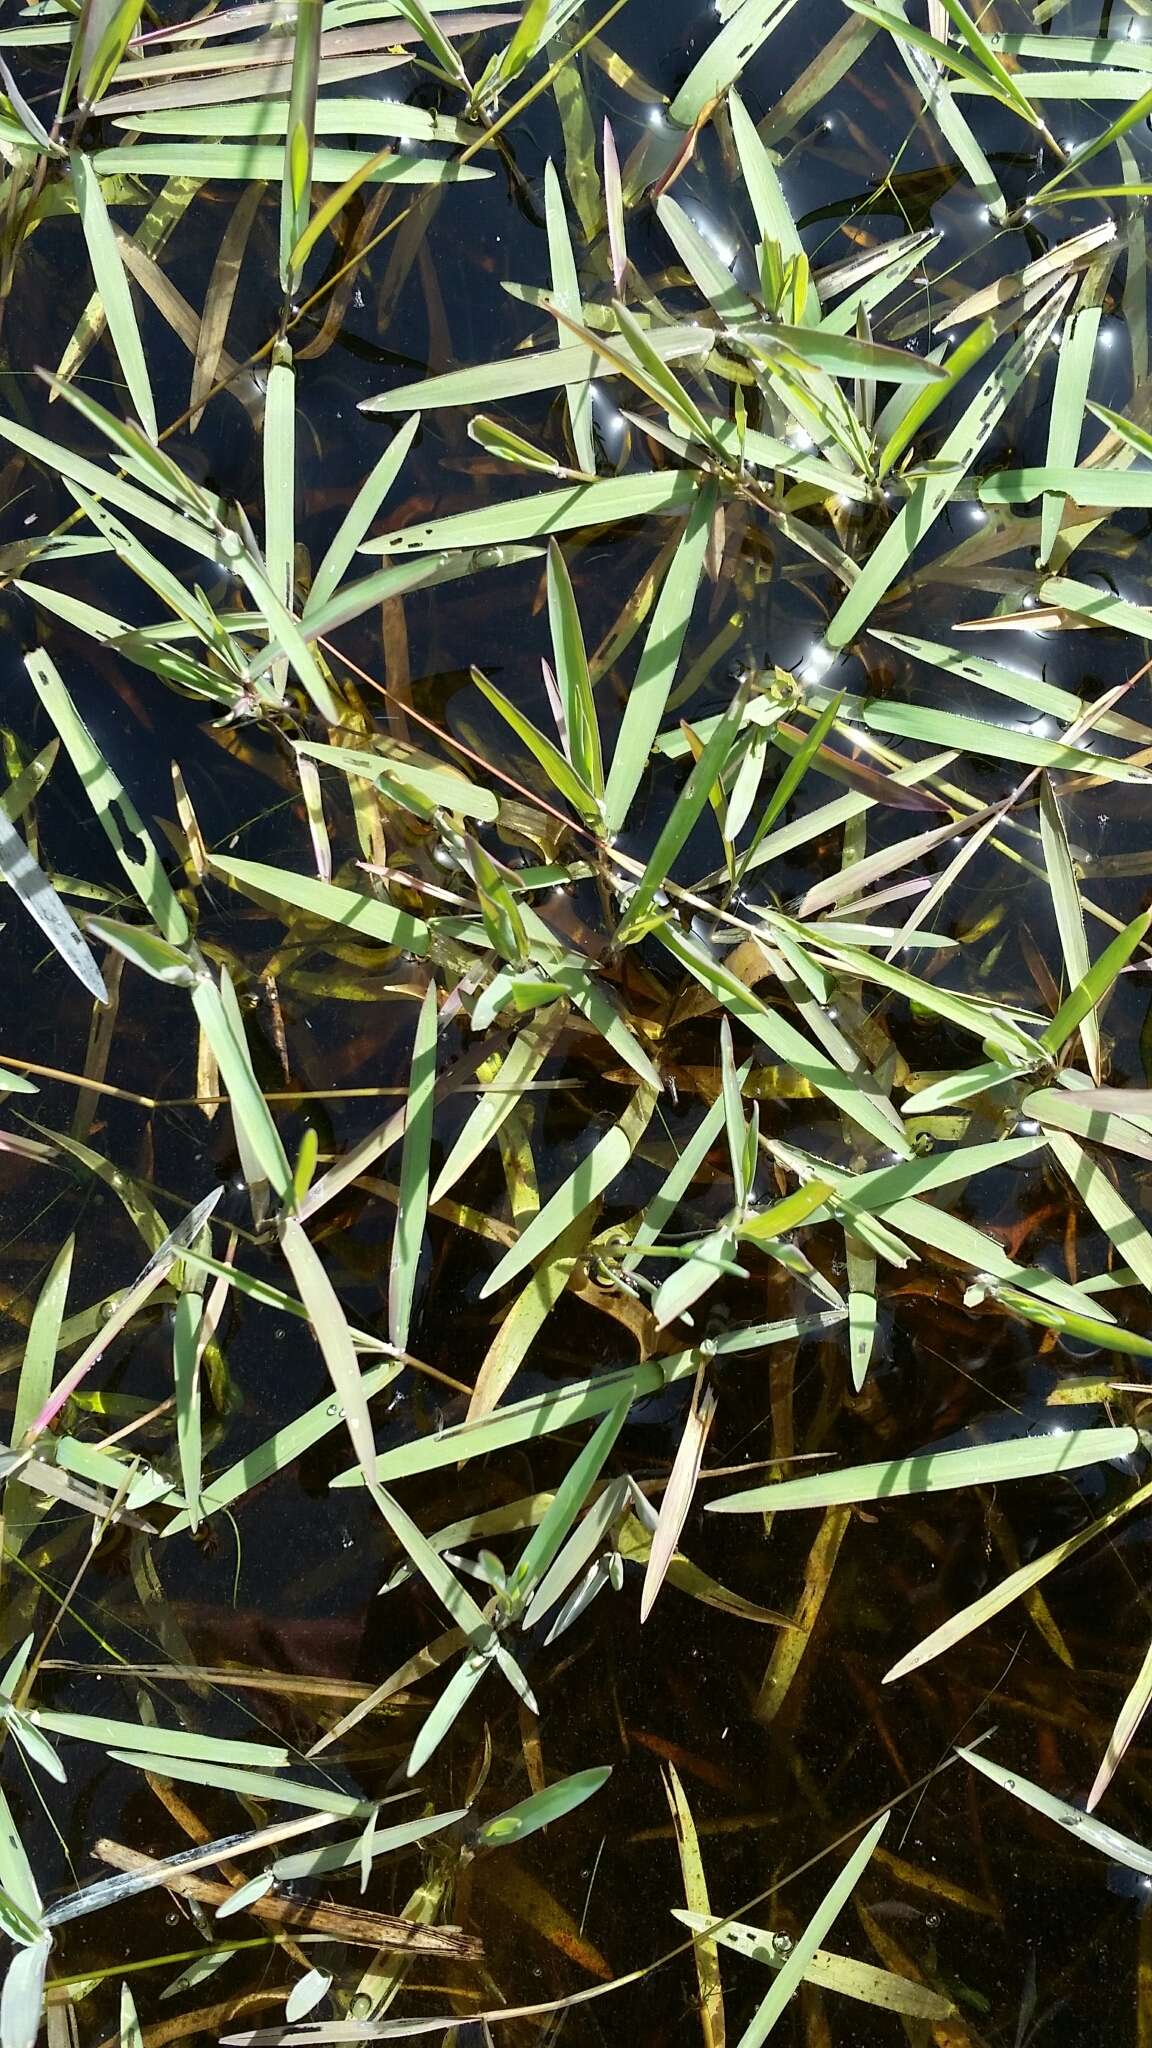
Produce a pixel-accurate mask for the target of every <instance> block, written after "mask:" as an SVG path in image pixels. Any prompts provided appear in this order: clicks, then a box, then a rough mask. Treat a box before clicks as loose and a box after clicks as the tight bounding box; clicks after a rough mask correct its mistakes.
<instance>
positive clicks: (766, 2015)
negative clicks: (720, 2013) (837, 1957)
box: [737, 1813, 891, 2048]
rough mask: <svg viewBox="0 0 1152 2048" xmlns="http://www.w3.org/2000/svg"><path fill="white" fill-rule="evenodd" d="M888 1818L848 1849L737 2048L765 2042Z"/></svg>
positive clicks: (755, 2046)
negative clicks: (848, 1855)
mask: <svg viewBox="0 0 1152 2048" xmlns="http://www.w3.org/2000/svg"><path fill="white" fill-rule="evenodd" d="M890 1818H891V1816H890V1814H887V1813H882V1814H881V1815H880V1818H879V1820H877V1821H874V1822H873V1824H872V1826H871V1827H870V1828H869V1830H868V1832H867V1834H866V1835H865V1836H864V1837H863V1839H862V1841H861V1842H860V1843H859V1844H858V1846H857V1847H856V1848H855V1849H854V1850H853V1851H852V1854H851V1856H850V1857H849V1859H848V1861H847V1863H846V1864H845V1865H844V1868H843V1870H842V1871H841V1872H840V1875H839V1876H838V1877H837V1879H836V1881H835V1883H834V1884H833V1885H831V1886H830V1887H829V1889H828V1891H827V1892H826V1893H825V1895H824V1897H823V1899H822V1900H821V1902H820V1904H819V1906H818V1907H817V1908H816V1911H815V1913H813V1915H812V1918H811V1919H810V1920H809V1922H808V1925H807V1926H806V1928H805V1929H804V1932H803V1934H801V1935H800V1936H799V1938H798V1940H797V1941H796V1942H795V1943H794V1944H793V1947H792V1952H791V1954H790V1955H789V1957H788V1960H787V1962H785V1963H784V1964H783V1966H782V1968H781V1970H780V1974H779V1976H778V1977H777V1978H776V1981H775V1983H774V1984H773V1985H772V1988H771V1990H770V1991H769V1992H768V1995H767V1997H766V1998H765V1999H764V2000H763V2001H762V2003H761V2004H760V2005H759V2006H758V2007H757V2010H756V2012H755V2014H754V2015H753V2018H752V2020H751V2023H750V2024H749V2025H748V2026H747V2027H746V2028H745V2029H744V2032H743V2033H742V2034H741V2036H740V2040H739V2042H738V2043H737V2048H760V2043H761V2042H762V2041H766V2040H767V2039H768V2036H769V2034H770V2033H772V2032H773V2030H774V2028H775V2026H776V2022H777V2020H778V2019H779V2018H780V2017H781V2015H782V2014H783V2012H784V2008H785V2006H786V2005H787V2004H788V2003H789V2001H790V2000H791V1998H792V1996H793V1994H794V1993H795V1991H796V1990H797V1989H798V1987H799V1985H800V1983H801V1981H802V1980H803V1978H804V1975H805V1973H806V1971H807V1970H808V1968H809V1966H810V1964H811V1963H812V1960H813V1957H814V1956H815V1954H816V1951H817V1949H818V1948H819V1947H820V1944H821V1942H822V1941H823V1939H824V1936H825V1935H826V1934H827V1932H828V1930H829V1928H830V1927H831V1926H832V1923H833V1921H834V1920H835V1919H836V1918H837V1915H838V1914H839V1913H840V1911H841V1908H842V1907H843V1906H844V1905H845V1904H846V1902H847V1900H848V1899H849V1898H850V1897H851V1895H852V1893H853V1892H854V1890H855V1889H856V1885H857V1883H858V1882H859V1880H860V1878H861V1876H862V1875H863V1873H864V1870H865V1868H866V1867H867V1865H868V1863H869V1861H870V1859H871V1856H872V1851H873V1849H874V1848H875V1847H876V1844H877V1842H878V1841H879V1840H880V1837H881V1835H882V1834H883V1833H884V1830H885V1828H886V1827H887V1825H888V1822H889V1819H890Z"/></svg>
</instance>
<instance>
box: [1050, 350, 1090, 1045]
mask: <svg viewBox="0 0 1152 2048" xmlns="http://www.w3.org/2000/svg"><path fill="white" fill-rule="evenodd" d="M1057 374H1058V375H1059V373H1057ZM1040 840H1041V844H1042V846H1043V848H1044V865H1045V867H1046V868H1047V870H1048V886H1049V889H1050V890H1051V892H1052V909H1053V912H1054V914H1055V917H1056V929H1057V932H1058V933H1059V936H1060V949H1061V952H1062V953H1063V955H1064V966H1065V969H1066V971H1067V974H1068V979H1069V982H1070V983H1071V984H1072V986H1073V987H1075V986H1076V985H1077V984H1078V983H1079V982H1081V981H1083V979H1084V976H1085V975H1086V974H1087V972H1088V969H1089V967H1090V966H1091V964H1092V963H1091V961H1090V959H1089V955H1088V940H1087V937H1086V935H1085V931H1084V909H1083V905H1082V904H1081V901H1080V890H1079V886H1078V884H1077V881H1076V870H1075V868H1074V867H1073V864H1072V849H1071V847H1070V846H1069V844H1068V834H1067V832H1066V831H1065V828H1064V820H1063V818H1062V817H1061V814H1060V806H1059V803H1058V802H1057V799H1056V793H1055V791H1054V789H1053V787H1052V783H1051V780H1050V778H1049V777H1048V776H1047V775H1042V776H1041V778H1040ZM1080 1038H1081V1041H1082V1043H1083V1046H1084V1057H1085V1059H1086V1060H1087V1062H1088V1067H1089V1070H1090V1072H1091V1075H1092V1078H1093V1080H1094V1081H1097V1082H1098V1081H1099V1080H1100V1077H1101V1076H1100V1029H1099V1026H1098V1024H1097V1022H1096V1016H1095V1013H1094V1011H1092V1010H1089V1011H1088V1014H1087V1015H1086V1016H1085V1017H1084V1018H1083V1019H1082V1020H1081V1024H1080Z"/></svg>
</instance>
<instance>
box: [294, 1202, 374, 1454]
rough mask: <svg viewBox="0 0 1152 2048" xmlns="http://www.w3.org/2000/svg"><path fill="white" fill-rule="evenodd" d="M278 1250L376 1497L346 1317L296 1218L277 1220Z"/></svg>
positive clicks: (370, 1440)
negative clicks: (302, 1304)
mask: <svg viewBox="0 0 1152 2048" xmlns="http://www.w3.org/2000/svg"><path fill="white" fill-rule="evenodd" d="M280 1248H281V1250H282V1251H283V1253H284V1257H285V1259H286V1260H287V1262H288V1266H289V1269H290V1271H291V1274H292V1277H293V1279H294V1280H295V1282H296V1285H297V1287H298V1288H299V1290H300V1299H301V1301H302V1302H303V1303H304V1306H305V1308H306V1309H307V1311H308V1319H309V1321H310V1323H311V1325H312V1332H313V1335H314V1336H315V1338H316V1342H317V1343H318V1344H319V1346H320V1350H321V1353H322V1355H323V1358H324V1363H325V1365H326V1366H327V1368H328V1376H329V1378H330V1379H331V1381H332V1386H333V1388H334V1390H335V1394H336V1398H337V1400H338V1401H339V1403H340V1410H341V1414H342V1416H343V1419H344V1424H345V1427H346V1428H347V1431H348V1435H349V1437H350V1438H351V1440H352V1448H353V1450H354V1451H355V1453H356V1456H357V1458H358V1459H359V1462H360V1469H361V1471H362V1472H363V1473H364V1476H365V1479H366V1480H367V1481H368V1484H369V1486H370V1487H373V1493H374V1494H375V1488H374V1485H373V1472H374V1464H373V1460H374V1457H375V1439H374V1437H373V1433H372V1418H371V1415H370V1413H369V1409H368V1397H367V1394H366V1393H365V1391H364V1380H363V1377H362V1375H361V1372H360V1361H359V1359H358V1358H357V1356H356V1347H355V1345H354V1344H353V1342H352V1332H351V1330H350V1329H349V1327H348V1319H347V1317H346V1316H345V1314H344V1310H343V1308H342V1307H341V1305H340V1300H339V1297H338V1295H337V1293H336V1290H335V1288H334V1287H333V1285H332V1282H331V1280H330V1279H329V1277H328V1274H327V1272H326V1270H325V1268H324V1265H323V1262H322V1260H321V1259H320V1257H319V1254H318V1253H317V1252H316V1250H315V1247H314V1246H313V1244H312V1243H311V1240H310V1239H309V1238H308V1237H307V1236H306V1234H305V1232H304V1228H303V1226H302V1224H301V1223H300V1222H299V1221H298V1220H297V1218H296V1217H295V1216H285V1217H283V1218H282V1219H281V1223H280Z"/></svg>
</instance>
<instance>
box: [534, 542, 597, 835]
mask: <svg viewBox="0 0 1152 2048" xmlns="http://www.w3.org/2000/svg"><path fill="white" fill-rule="evenodd" d="M547 582H548V624H549V629H550V631H551V635H552V656H553V660H554V662H555V666H556V682H557V684H558V686H559V691H560V702H561V705H562V707H563V713H564V741H565V752H566V753H567V756H568V759H569V761H570V762H571V764H572V769H573V772H574V774H576V775H577V776H578V777H579V779H580V782H581V783H582V785H583V786H584V787H585V788H586V789H590V790H591V791H592V794H593V796H595V797H596V798H597V800H598V801H601V802H602V800H603V797H604V762H603V758H602V756H601V751H600V727H599V723H598V721H597V717H596V699H595V697H594V696H593V694H592V679H591V677H590V675H589V673H588V654H587V650H586V648H585V645H584V634H583V632H582V630H581V626H580V614H579V612H578V610H577V608H576V594H575V592H574V590H573V588H572V579H571V577H570V576H569V574H568V565H567V563H566V562H565V560H564V557H563V555H562V554H561V552H560V549H559V547H558V546H557V543H556V542H555V541H554V540H550V541H549V543H548V574H547Z"/></svg>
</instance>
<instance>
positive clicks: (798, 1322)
mask: <svg viewBox="0 0 1152 2048" xmlns="http://www.w3.org/2000/svg"><path fill="white" fill-rule="evenodd" d="M842 1321H843V1316H842V1314H840V1313H838V1312H836V1311H834V1310H829V1311H826V1312H823V1313H820V1314H816V1315H811V1316H788V1317H785V1318H783V1319H782V1320H780V1321H779V1322H775V1323H757V1324H755V1325H753V1326H752V1327H751V1329H749V1330H738V1331H733V1332H731V1333H729V1334H728V1335H727V1336H724V1337H721V1338H720V1339H719V1340H718V1342H717V1347H716V1348H717V1351H718V1352H719V1353H720V1354H721V1355H724V1354H726V1353H727V1352H736V1351H741V1350H753V1349H755V1350H761V1349H766V1348H768V1347H769V1346H771V1345H774V1344H785V1343H790V1342H791V1341H792V1340H793V1339H794V1338H798V1337H805V1336H809V1335H816V1334H818V1333H820V1332H822V1331H824V1330H830V1329H834V1328H835V1327H836V1326H837V1325H838V1324H839V1323H841V1322H842ZM699 1366H700V1355H699V1352H697V1351H680V1352H676V1353H674V1354H673V1355H672V1356H670V1357H669V1356H665V1357H662V1358H660V1359H654V1360H651V1361H650V1362H649V1363H648V1364H646V1365H637V1366H629V1367H627V1368H625V1369H624V1370H623V1371H621V1372H610V1373H598V1374H596V1375H595V1376H594V1377H593V1378H591V1379H585V1380H576V1381H572V1382H570V1383H569V1384H568V1385H566V1386H564V1387H560V1388H557V1389H553V1390H551V1391H549V1392H547V1393H544V1394H532V1395H530V1396H528V1398H527V1399H526V1400H523V1401H511V1402H509V1403H508V1405H507V1407H504V1408H498V1409H496V1410H495V1411H494V1412H493V1413H492V1414H491V1415H486V1416H483V1417H482V1418H481V1419H480V1420H479V1421H477V1422H466V1423H460V1424H454V1425H453V1426H451V1427H450V1428H448V1429H445V1430H442V1431H441V1432H440V1434H439V1435H437V1436H434V1437H421V1438H418V1439H416V1440H415V1441H414V1442H412V1443H408V1444H402V1445H400V1446H399V1448H398V1449H396V1450H393V1451H385V1452H384V1453H383V1455H382V1456H381V1457H379V1458H378V1459H377V1461H376V1475H377V1478H378V1479H379V1480H380V1481H381V1482H382V1483H386V1482H388V1481H390V1480H392V1479H406V1478H411V1477H413V1476H414V1475H415V1474H416V1473H418V1472H434V1471H439V1470H440V1469H442V1468H443V1467H445V1466H449V1465H455V1464H456V1463H457V1462H458V1461H463V1460H468V1459H470V1458H479V1457H487V1456H488V1454H489V1453H490V1452H492V1451H498V1450H504V1449H507V1448H508V1446H509V1445H512V1444H520V1443H526V1442H528V1441H529V1440H530V1439H534V1438H536V1437H538V1436H550V1435H553V1434H554V1433H555V1432H556V1431H557V1430H560V1429H570V1428H573V1427H575V1425H576V1424H577V1423H581V1422H588V1421H591V1420H592V1419H593V1418H595V1417H596V1416H599V1415H605V1414H607V1412H608V1410H609V1409H610V1408H613V1407H615V1405H616V1403H617V1402H618V1401H622V1400H627V1401H629V1402H634V1401H638V1400H642V1399H643V1398H644V1396H645V1395H647V1394H653V1393H656V1392H657V1391H658V1390H659V1389H660V1388H662V1387H665V1386H670V1385H671V1384H672V1383H673V1382H675V1381H677V1380H682V1379H686V1378H688V1377H690V1376H691V1375H693V1374H695V1373H696V1372H697V1371H698V1370H699ZM361 1483H362V1479H361V1474H360V1472H359V1470H358V1469H357V1470H354V1471H350V1472H345V1473H341V1474H340V1476H339V1477H338V1478H337V1479H334V1480H333V1482H332V1484H333V1485H334V1486H336V1487H342V1486H358V1485H360V1484H361Z"/></svg>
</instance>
